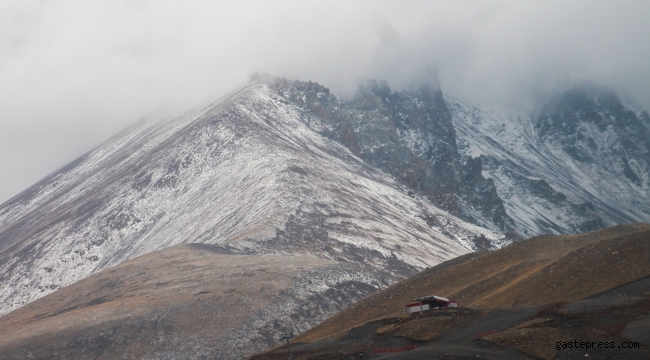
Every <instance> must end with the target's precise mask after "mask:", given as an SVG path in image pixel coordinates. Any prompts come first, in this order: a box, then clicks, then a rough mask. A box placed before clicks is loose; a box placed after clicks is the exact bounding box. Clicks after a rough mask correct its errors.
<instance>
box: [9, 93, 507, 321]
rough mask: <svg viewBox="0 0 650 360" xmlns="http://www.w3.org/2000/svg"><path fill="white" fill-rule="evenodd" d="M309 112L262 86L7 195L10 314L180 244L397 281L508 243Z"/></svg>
mask: <svg viewBox="0 0 650 360" xmlns="http://www.w3.org/2000/svg"><path fill="white" fill-rule="evenodd" d="M303 111H304V110H301V109H299V108H297V107H296V106H294V105H292V104H291V103H290V102H289V101H286V99H284V98H283V96H282V95H281V94H280V93H279V92H278V91H277V90H275V89H272V88H271V87H269V86H268V85H266V84H265V83H263V82H255V83H252V84H250V85H248V86H245V87H243V88H241V89H240V90H238V91H236V92H235V93H233V94H231V95H229V96H228V97H226V98H224V99H221V100H219V101H217V102H215V103H213V104H211V105H210V106H208V107H206V108H204V109H201V110H199V111H194V112H189V113H187V114H186V115H184V116H182V117H179V118H176V119H172V120H169V121H166V122H163V123H158V122H154V121H149V122H142V123H140V124H137V125H134V126H133V127H131V128H129V129H127V130H125V131H124V132H123V133H121V134H120V135H118V136H116V137H114V138H113V139H111V140H109V141H108V142H107V143H105V144H103V145H102V146H100V147H99V148H97V149H96V150H94V151H91V152H90V153H88V154H86V155H85V156H83V157H81V158H80V159H78V160H76V161H75V162H73V163H71V164H70V165H68V166H66V167H64V168H62V169H61V170H59V171H58V172H56V173H54V174H52V175H51V176H49V177H47V178H46V179H44V180H42V181H41V182H39V183H38V184H36V185H34V186H33V187H31V188H30V189H28V190H26V191H25V192H23V193H21V194H19V195H18V196H16V197H15V198H13V199H11V200H10V201H9V202H7V203H5V204H3V205H2V207H0V304H1V305H0V314H4V313H6V312H8V311H11V310H13V309H16V308H18V307H20V306H22V305H24V304H26V303H29V302H31V301H33V300H35V299H37V298H39V297H42V296H43V295H45V294H48V293H50V292H52V291H54V290H56V289H58V288H60V287H63V286H66V285H68V284H71V283H73V282H75V281H77V280H80V279H83V278H85V277H86V276H88V275H89V274H92V273H95V272H97V271H99V270H102V269H105V268H107V267H109V266H112V265H116V264H119V263H121V262H123V261H125V260H128V259H131V258H134V257H136V256H138V255H142V254H145V253H149V252H152V251H155V250H160V249H163V248H166V247H169V246H172V245H175V244H179V243H204V244H219V245H221V246H223V247H225V248H227V249H228V251H231V252H234V253H257V254H271V253H275V254H294V255H295V254H304V255H305V256H317V257H322V258H327V259H333V260H337V261H342V262H348V263H354V264H358V265H362V266H365V267H367V268H368V269H370V270H373V271H375V270H376V271H379V272H380V273H381V274H384V276H385V277H386V278H387V279H396V278H403V277H405V276H407V275H410V274H412V273H413V272H415V271H417V270H419V269H422V268H424V267H427V266H431V265H434V264H437V263H439V262H441V261H444V260H446V259H450V258H453V257H455V256H458V255H460V254H463V253H466V252H468V251H470V249H471V248H472V247H473V246H474V245H473V241H474V240H476V239H483V240H487V241H489V242H490V243H491V244H493V245H494V246H499V245H500V244H502V243H503V241H504V238H503V236H502V235H501V234H499V233H496V232H493V231H488V230H485V229H483V228H480V227H478V226H475V225H471V224H468V223H466V222H464V221H462V220H459V219H458V218H456V217H454V216H451V215H449V214H448V213H446V212H444V211H441V210H439V209H438V208H436V207H435V206H433V205H432V204H431V203H430V202H429V201H428V200H426V198H423V197H420V196H418V195H413V194H410V195H409V194H408V191H407V190H408V189H406V188H404V187H403V186H402V185H400V184H398V183H397V182H396V181H395V180H394V179H393V178H391V177H390V176H388V175H386V174H384V173H382V172H381V171H378V170H376V169H374V168H372V167H369V166H368V165H366V164H364V163H363V162H362V161H361V160H360V159H359V158H358V157H356V156H355V155H354V154H352V153H351V152H350V151H349V150H348V149H347V148H345V147H344V146H342V145H340V144H339V143H337V142H335V141H332V140H330V139H328V138H327V137H324V136H322V135H319V134H318V133H316V132H315V131H313V130H311V129H310V128H309V127H308V126H307V125H306V124H305V123H304V121H302V120H301V119H302V118H303V117H304V116H303V115H304V114H303V113H302V112H303ZM372 281H373V284H375V280H372ZM391 281H392V280H391ZM373 286H376V285H373ZM335 295H336V294H334V295H333V296H335Z"/></svg>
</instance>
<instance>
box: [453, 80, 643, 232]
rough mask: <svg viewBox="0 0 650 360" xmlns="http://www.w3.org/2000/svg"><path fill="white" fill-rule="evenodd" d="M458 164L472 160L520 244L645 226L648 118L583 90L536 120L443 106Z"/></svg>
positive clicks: (603, 92) (606, 95)
mask: <svg viewBox="0 0 650 360" xmlns="http://www.w3.org/2000/svg"><path fill="white" fill-rule="evenodd" d="M448 103H449V104H450V105H449V107H450V111H451V112H452V114H453V124H454V127H455V129H456V130H457V134H458V137H459V141H458V143H459V149H460V153H461V154H462V158H467V159H472V158H473V159H478V160H480V163H481V165H482V172H483V174H484V176H486V177H488V178H490V179H492V180H493V181H494V184H495V186H496V188H497V194H498V195H499V197H500V198H501V199H502V200H503V202H504V206H505V209H506V213H507V214H508V215H509V216H510V217H511V218H512V219H513V220H514V222H515V224H516V227H517V229H518V231H519V233H520V234H521V235H522V236H523V237H528V236H534V235H539V234H549V233H550V234H565V233H580V232H585V231H591V230H596V229H599V228H602V227H604V226H611V225H615V224H624V223H632V222H635V221H644V222H649V221H650V183H649V181H650V180H649V174H650V165H649V164H650V163H649V161H650V142H649V141H650V132H649V130H648V129H650V118H649V117H648V113H647V112H645V111H644V112H635V111H632V110H631V109H630V108H628V107H626V106H624V104H623V103H621V101H620V100H619V98H618V97H617V95H616V94H615V93H614V92H612V91H611V90H608V89H605V88H601V87H598V86H594V85H583V86H578V87H575V88H572V89H569V90H567V91H566V92H564V93H563V94H559V95H557V96H556V97H554V98H553V99H551V100H550V101H549V102H548V103H547V104H546V105H544V106H543V108H542V110H541V111H540V112H539V113H538V114H534V115H530V114H528V113H525V112H521V111H513V110H510V109H506V110H504V109H497V110H487V109H480V108H479V107H477V106H474V105H469V104H467V103H463V102H461V101H457V100H453V99H448Z"/></svg>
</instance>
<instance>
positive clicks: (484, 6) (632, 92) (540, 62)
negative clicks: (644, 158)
mask: <svg viewBox="0 0 650 360" xmlns="http://www.w3.org/2000/svg"><path fill="white" fill-rule="evenodd" d="M649 16H650V1H645V0H640V1H549V0H544V1H537V2H534V1H490V2H489V3H488V2H487V1H466V2H461V1H445V2H442V1H411V2H408V1H403V0H402V1H392V2H389V1H339V2H336V1H304V0H303V1H273V2H272V1H259V2H252V1H232V2H225V1H191V0H185V1H165V0H155V1H153V0H151V1H147V0H106V1H101V0H98V1H82V0H79V1H75V0H69V1H66V0H60V1H47V0H39V1H37V0H15V1H14V0H3V1H2V2H0V169H2V170H1V171H2V176H0V202H3V201H5V200H7V199H9V198H10V197H11V196H13V195H16V194H17V193H18V192H20V191H22V190H23V189H25V188H27V187H28V186H30V185H31V184H33V183H34V182H36V181H38V180H39V179H41V178H42V177H44V176H45V175H47V174H48V173H50V172H52V171H53V170H55V169H57V168H59V167H60V166H62V165H64V164H66V163H68V162H70V161H72V160H74V159H75V158H76V157H77V156H79V155H81V154H83V153H84V152H86V151H88V150H89V149H91V148H93V147H95V146H97V145H98V144H99V143H101V142H102V141H104V140H105V139H107V138H108V137H110V136H111V135H113V134H115V133H116V132H118V131H119V130H121V129H123V128H124V127H126V126H128V125H129V124H131V123H133V122H135V121H137V120H139V119H140V118H142V117H143V116H146V115H148V114H150V113H153V112H160V111H179V110H183V109H187V108H189V107H192V106H195V105H197V104H199V103H203V102H204V101H206V100H209V99H212V98H215V97H217V96H219V95H221V94H223V93H224V92H226V91H228V90H230V89H232V88H233V87H235V86H237V85H238V84H240V83H241V82H243V81H244V80H245V79H246V78H247V77H248V75H249V74H251V73H252V72H254V71H258V72H261V73H262V72H267V73H270V74H272V75H277V76H283V77H288V78H295V79H301V80H313V81H318V82H320V83H322V84H323V85H325V86H328V87H330V88H331V89H332V90H333V91H334V92H335V93H336V94H348V93H350V91H351V89H353V88H354V84H355V82H356V81H357V80H358V79H359V78H364V77H374V78H382V79H386V80H388V82H389V84H390V85H391V86H392V87H393V89H398V88H400V87H403V86H405V85H406V84H407V83H408V82H409V81H413V80H417V79H420V78H423V77H425V78H426V77H435V76H436V74H435V73H436V69H437V72H438V77H439V79H440V82H441V85H442V88H443V91H444V92H446V93H451V94H454V95H457V96H463V97H466V98H469V99H473V100H475V101H478V102H482V103H491V102H494V103H499V104H509V105H512V104H514V105H526V104H529V103H531V101H532V100H534V99H537V98H539V97H544V96H547V95H548V94H550V93H552V92H553V91H556V90H557V89H561V88H563V87H566V86H567V85H568V84H570V83H572V82H576V81H583V80H591V81H596V82H600V83H602V84H605V85H608V86H612V87H614V88H615V89H617V90H618V91H619V93H620V94H622V95H624V96H625V97H627V98H629V99H634V100H636V101H637V102H638V103H639V104H640V105H642V106H643V107H645V108H648V107H649V106H648V104H650V81H649V80H650V66H649V64H650V46H649V45H650V44H649V42H650V21H648V17H649Z"/></svg>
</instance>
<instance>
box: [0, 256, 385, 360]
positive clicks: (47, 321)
mask: <svg viewBox="0 0 650 360" xmlns="http://www.w3.org/2000/svg"><path fill="white" fill-rule="evenodd" d="M385 281H386V279H385V278H382V277H381V275H380V274H378V273H376V272H372V271H369V270H367V269H363V268H362V267H359V266H354V265H351V264H343V263H340V262H336V261H333V260H327V259H322V258H317V257H313V256H312V257H309V256H296V255H233V254H229V252H228V251H227V250H226V249H224V248H220V247H215V246H211V245H203V244H184V245H177V246H173V247H170V248H167V249H165V250H162V251H157V252H153V253H150V254H147V255H144V256H141V257H138V258H135V259H133V260H130V261H126V262H123V263H121V264H120V265H118V266H115V267H111V268H108V269H106V270H104V271H101V272H99V273H97V274H94V275H91V276H89V277H87V278H85V279H83V280H81V281H79V282H76V283H75V284H73V285H70V286H68V287H65V288H63V289H61V290H59V291H57V292H56V293H53V294H50V295H48V296H45V297H43V298H41V299H38V300H36V301H34V302H32V303H30V304H28V305H26V306H24V307H22V308H20V309H18V310H16V311H13V312H11V313H10V314H8V315H5V316H3V317H2V318H0V358H2V359H22V358H31V359H54V358H75V359H97V358H103V359H116V358H123V359H125V358H138V359H140V358H147V359H169V358H178V359H180V358H183V359H204V358H214V357H217V358H223V359H233V358H241V357H242V356H244V355H246V354H250V353H251V352H254V351H260V350H262V349H264V348H265V347H268V346H270V345H272V344H274V343H275V341H276V340H275V337H276V334H277V333H280V332H282V331H288V330H290V329H294V328H296V330H298V329H299V328H300V327H301V324H302V327H303V329H302V330H306V328H307V327H306V326H309V325H313V324H316V323H317V322H319V321H321V320H323V319H324V317H325V316H327V315H328V314H330V313H331V312H334V311H337V310H340V309H341V308H342V307H343V306H345V305H346V304H348V303H350V302H352V301H355V300H358V299H360V298H362V297H363V296H365V295H368V294H369V293H372V292H373V291H375V289H376V288H377V287H380V286H385V285H386V283H385ZM333 294H335V295H336V296H333ZM294 322H295V324H294ZM294 325H296V326H294Z"/></svg>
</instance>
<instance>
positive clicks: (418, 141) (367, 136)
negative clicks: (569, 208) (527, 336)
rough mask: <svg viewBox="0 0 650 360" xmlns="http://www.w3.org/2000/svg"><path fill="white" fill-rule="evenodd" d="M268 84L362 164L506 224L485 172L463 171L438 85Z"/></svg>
mask: <svg viewBox="0 0 650 360" xmlns="http://www.w3.org/2000/svg"><path fill="white" fill-rule="evenodd" d="M269 81H270V83H271V87H273V88H275V89H277V90H278V91H280V92H281V93H282V94H283V95H284V97H285V98H286V99H288V100H290V101H291V102H292V103H293V104H295V105H296V106H298V107H300V108H301V109H303V110H304V111H305V113H306V115H305V117H303V118H302V121H303V122H305V123H306V124H307V125H308V126H309V127H310V128H311V129H313V130H314V131H316V132H319V133H321V134H323V135H325V136H327V137H329V138H331V139H335V140H337V141H339V142H340V143H342V144H344V145H345V146H346V147H347V148H348V149H350V151H352V152H353V153H354V154H355V155H357V156H359V157H360V158H362V159H363V160H364V162H365V163H366V164H369V165H372V166H374V167H377V168H379V169H381V170H383V171H385V172H387V173H389V174H391V175H393V176H395V177H396V178H397V179H398V180H399V181H400V182H401V183H402V184H404V185H406V186H408V187H409V188H411V189H412V190H414V191H416V192H418V193H420V194H423V195H425V196H426V197H427V198H428V199H429V200H431V201H432V202H433V203H434V204H436V205H437V206H440V207H441V208H443V209H444V210H446V211H449V212H450V213H452V214H454V215H457V216H460V217H462V218H464V219H466V220H468V221H471V222H473V223H475V224H478V225H481V226H484V227H487V228H491V229H494V230H496V231H502V232H510V233H511V235H514V223H513V222H512V220H511V219H510V218H509V217H508V215H507V214H506V212H505V209H504V207H503V203H502V201H501V199H500V198H499V197H498V195H497V194H496V189H495V187H494V185H493V184H492V180H490V179H485V178H484V177H483V176H482V175H481V173H480V172H479V173H476V172H474V173H471V174H469V173H467V172H466V171H471V165H468V166H469V168H468V167H467V166H466V167H465V168H464V166H463V164H462V162H461V159H460V154H459V153H458V149H457V146H456V134H455V131H454V127H453V124H452V121H451V114H450V112H449V110H448V109H447V106H446V103H445V101H444V99H443V96H442V91H441V90H440V89H439V87H438V86H437V84H421V85H419V86H414V87H412V88H410V89H406V90H403V91H399V92H392V91H391V89H390V88H389V87H388V84H387V83H386V82H385V81H383V82H379V83H377V82H376V81H374V80H371V81H368V82H367V83H364V84H362V85H361V86H360V88H359V91H358V92H357V94H356V95H355V96H354V97H353V98H352V99H351V100H350V101H345V102H342V101H340V100H339V99H337V98H336V97H335V96H334V95H332V94H330V92H329V90H328V89H327V88H325V87H323V86H321V85H319V84H316V83H311V82H309V83H303V82H298V81H287V80H284V79H270V80H269Z"/></svg>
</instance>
